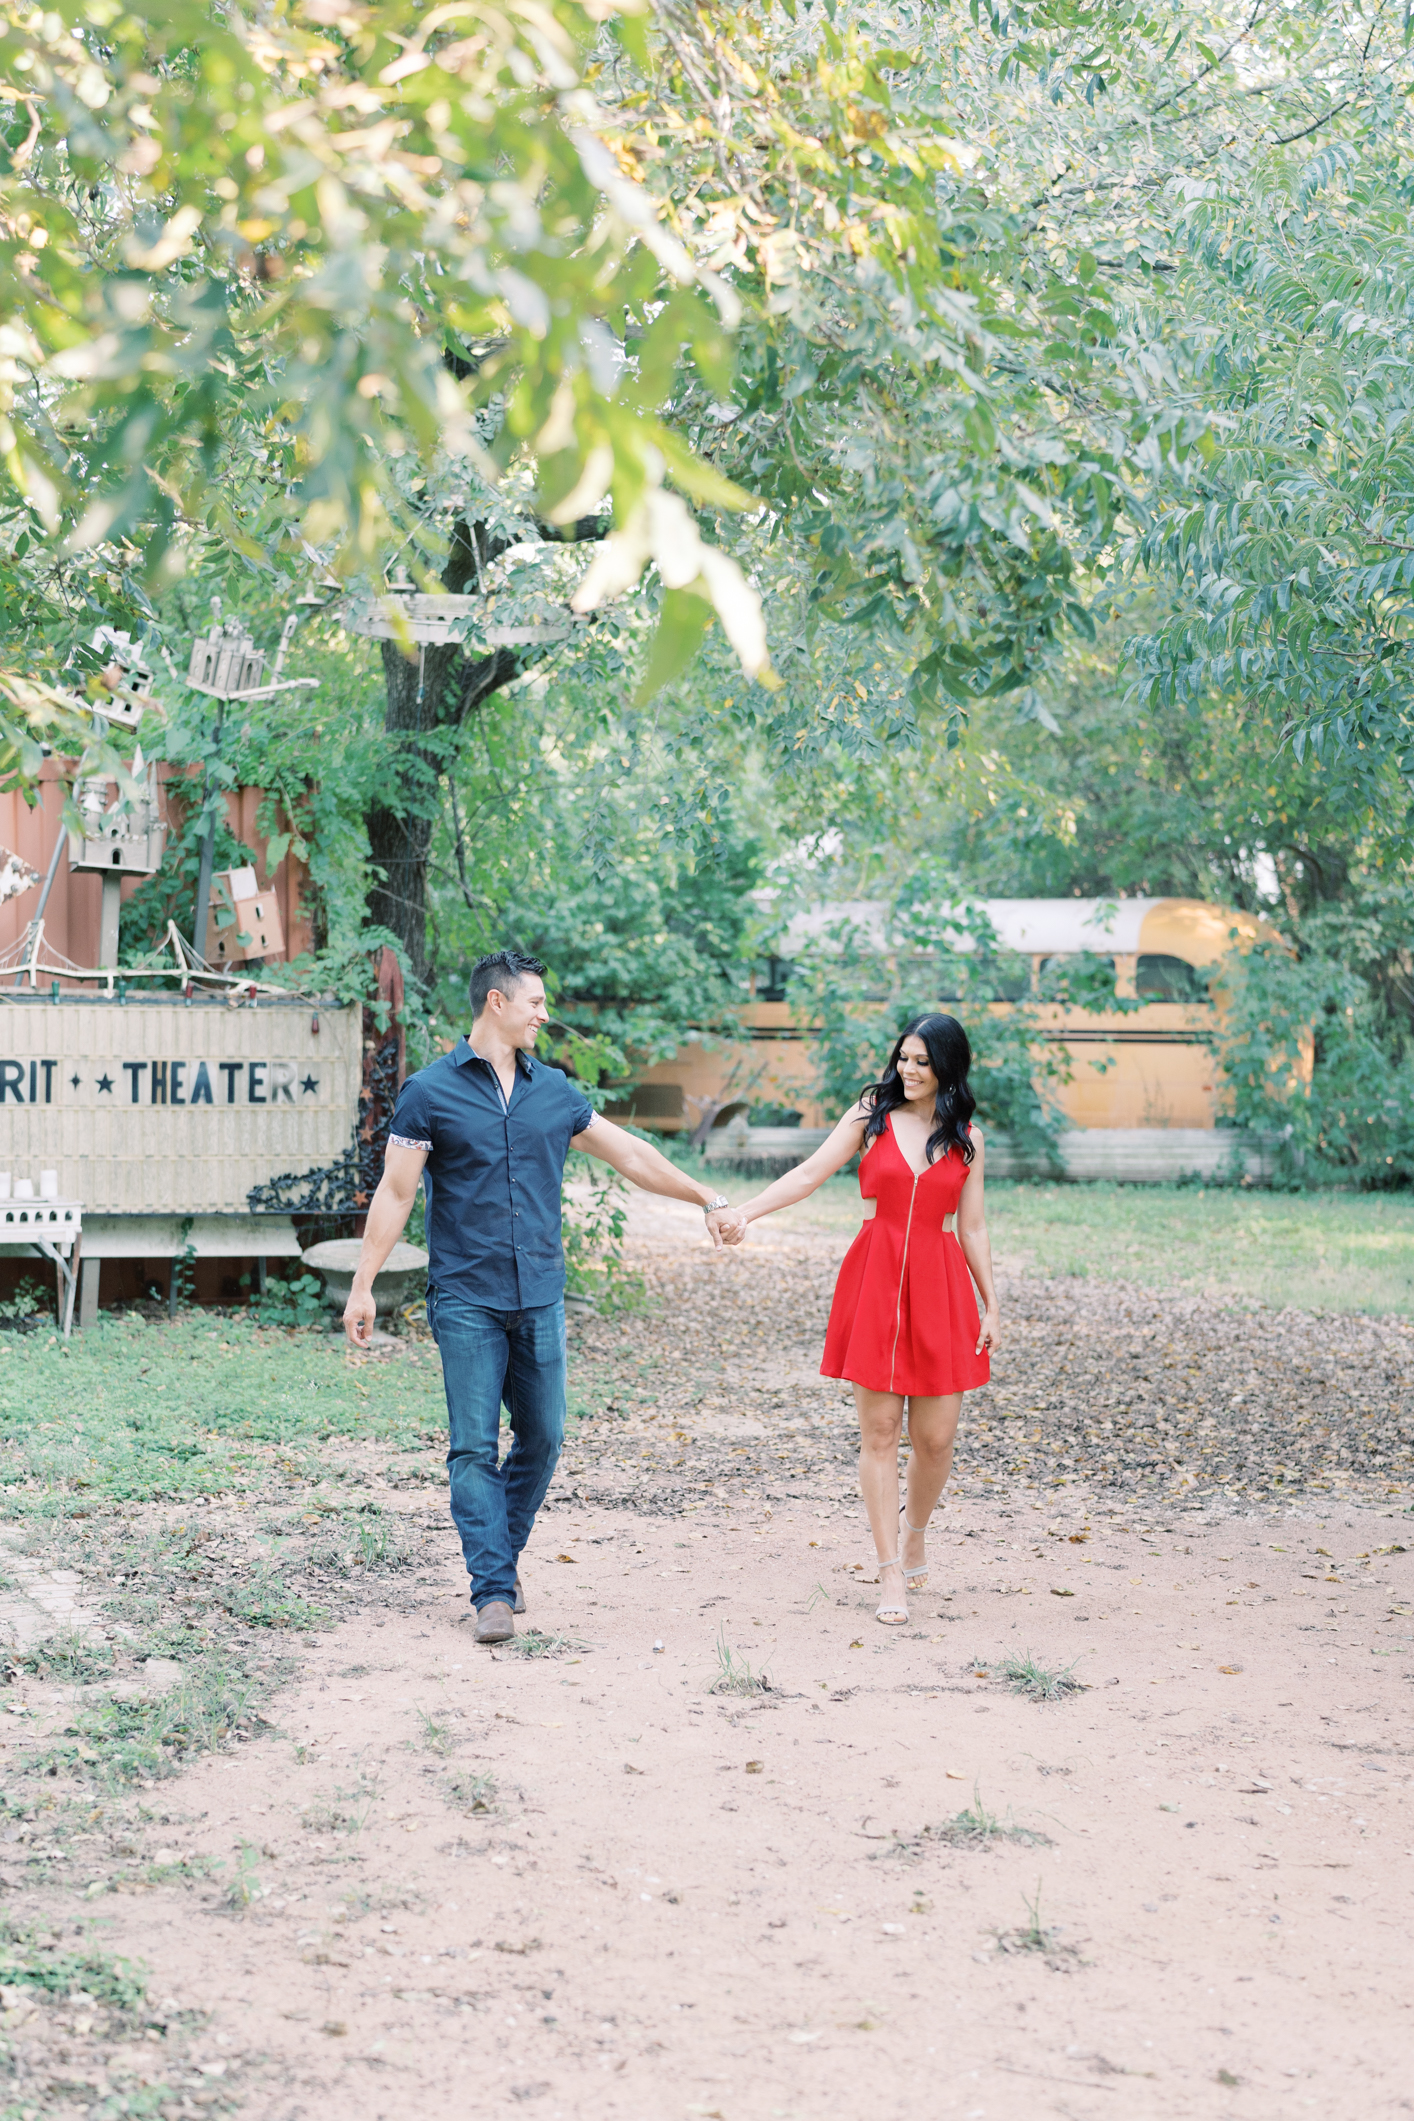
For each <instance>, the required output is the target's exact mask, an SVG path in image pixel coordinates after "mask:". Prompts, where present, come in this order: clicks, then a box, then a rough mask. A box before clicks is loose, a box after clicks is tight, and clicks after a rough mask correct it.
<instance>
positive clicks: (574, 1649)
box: [496, 1628, 589, 1657]
mask: <svg viewBox="0 0 1414 2121" xmlns="http://www.w3.org/2000/svg"><path fill="white" fill-rule="evenodd" d="M588 1647H589V1645H588V1643H587V1642H577V1641H576V1640H575V1638H574V1636H573V1635H546V1634H542V1632H541V1630H540V1629H539V1628H527V1629H526V1630H525V1633H524V1634H523V1635H512V1636H511V1637H510V1639H509V1640H508V1641H506V1642H498V1643H497V1645H496V1648H497V1649H498V1650H499V1651H500V1653H501V1655H502V1656H503V1657H582V1656H583V1655H584V1652H585V1651H586V1650H587V1649H588Z"/></svg>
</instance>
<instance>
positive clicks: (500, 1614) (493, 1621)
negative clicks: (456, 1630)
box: [476, 1598, 516, 1642]
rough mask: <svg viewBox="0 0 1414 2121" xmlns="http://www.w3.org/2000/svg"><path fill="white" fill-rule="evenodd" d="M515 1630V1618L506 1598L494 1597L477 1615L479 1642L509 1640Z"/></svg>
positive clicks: (477, 1638)
mask: <svg viewBox="0 0 1414 2121" xmlns="http://www.w3.org/2000/svg"><path fill="white" fill-rule="evenodd" d="M515 1631H516V1624H515V1620H514V1618H513V1617H512V1614H511V1609H510V1607H509V1606H508V1605H507V1604H506V1601H505V1599H504V1598H493V1599H492V1601H491V1603H490V1605H484V1606H482V1608H481V1610H480V1612H479V1613H478V1614H477V1616H476V1640H477V1641H478V1642H509V1641H510V1639H511V1637H512V1636H513V1635H514V1634H515Z"/></svg>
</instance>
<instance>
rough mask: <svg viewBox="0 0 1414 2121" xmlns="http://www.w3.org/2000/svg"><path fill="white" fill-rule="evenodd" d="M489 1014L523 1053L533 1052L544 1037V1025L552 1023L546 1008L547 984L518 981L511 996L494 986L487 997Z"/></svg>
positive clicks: (531, 980) (537, 980) (529, 980)
mask: <svg viewBox="0 0 1414 2121" xmlns="http://www.w3.org/2000/svg"><path fill="white" fill-rule="evenodd" d="M486 1013H487V1015H488V1016H490V1017H492V1018H494V1019H495V1023H496V1028H497V1029H498V1030H499V1031H500V1032H501V1033H502V1034H503V1035H504V1036H505V1037H506V1038H508V1039H509V1040H510V1042H511V1044H512V1045H513V1046H515V1047H517V1048H518V1049H519V1051H520V1052H522V1053H529V1052H531V1051H532V1049H533V1048H534V1045H535V1041H536V1039H537V1038H538V1037H539V1035H540V1027H541V1025H542V1024H548V1023H549V1021H550V1012H549V1010H548V1009H547V1008H546V1007H545V982H544V980H542V979H536V978H533V977H532V978H526V979H523V980H518V981H517V982H516V985H515V988H514V990H513V991H512V992H511V993H510V994H503V993H502V991H501V989H500V988H499V987H493V988H492V989H491V992H490V993H489V994H488V995H487V997H486Z"/></svg>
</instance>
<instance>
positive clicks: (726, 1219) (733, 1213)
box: [707, 1208, 747, 1251]
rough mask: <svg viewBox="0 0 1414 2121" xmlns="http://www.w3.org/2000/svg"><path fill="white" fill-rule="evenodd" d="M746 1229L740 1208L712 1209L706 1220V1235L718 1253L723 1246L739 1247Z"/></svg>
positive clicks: (744, 1218)
mask: <svg viewBox="0 0 1414 2121" xmlns="http://www.w3.org/2000/svg"><path fill="white" fill-rule="evenodd" d="M746 1229H747V1223H746V1217H745V1216H744V1215H743V1214H742V1212H741V1210H740V1208H714V1209H713V1210H712V1213H711V1214H710V1215H709V1216H708V1218H707V1233H708V1235H709V1236H710V1238H711V1240H712V1242H713V1244H714V1245H715V1246H716V1247H717V1249H718V1250H719V1251H720V1250H721V1248H722V1246H723V1245H739V1244H740V1243H741V1241H742V1239H743V1238H744V1237H745V1235H746Z"/></svg>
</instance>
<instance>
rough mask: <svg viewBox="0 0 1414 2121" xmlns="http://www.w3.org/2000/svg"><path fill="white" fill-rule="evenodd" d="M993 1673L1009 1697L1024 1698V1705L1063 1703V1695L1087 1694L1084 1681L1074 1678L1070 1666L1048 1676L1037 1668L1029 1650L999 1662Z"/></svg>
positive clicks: (1037, 1665)
mask: <svg viewBox="0 0 1414 2121" xmlns="http://www.w3.org/2000/svg"><path fill="white" fill-rule="evenodd" d="M997 1669H998V1670H999V1672H1000V1673H1001V1676H1002V1678H1003V1679H1004V1680H1005V1681H1006V1683H1007V1685H1008V1686H1009V1687H1010V1688H1011V1691H1012V1692H1013V1694H1024V1695H1025V1696H1026V1699H1027V1700H1028V1701H1064V1700H1065V1699H1066V1697H1067V1695H1070V1694H1083V1693H1085V1692H1086V1691H1087V1689H1086V1684H1085V1681H1084V1680H1083V1679H1077V1678H1076V1676H1075V1667H1074V1665H1070V1664H1068V1665H1065V1666H1063V1667H1062V1669H1061V1670H1060V1671H1058V1672H1051V1671H1048V1670H1047V1669H1046V1667H1045V1666H1044V1665H1041V1664H1037V1662H1036V1660H1035V1658H1034V1657H1033V1656H1032V1655H1031V1652H1030V1651H1029V1650H1028V1651H1027V1652H1026V1654H1025V1656H1024V1657H1005V1658H1003V1660H1002V1662H1001V1664H1000V1665H999V1666H998V1668H997Z"/></svg>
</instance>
